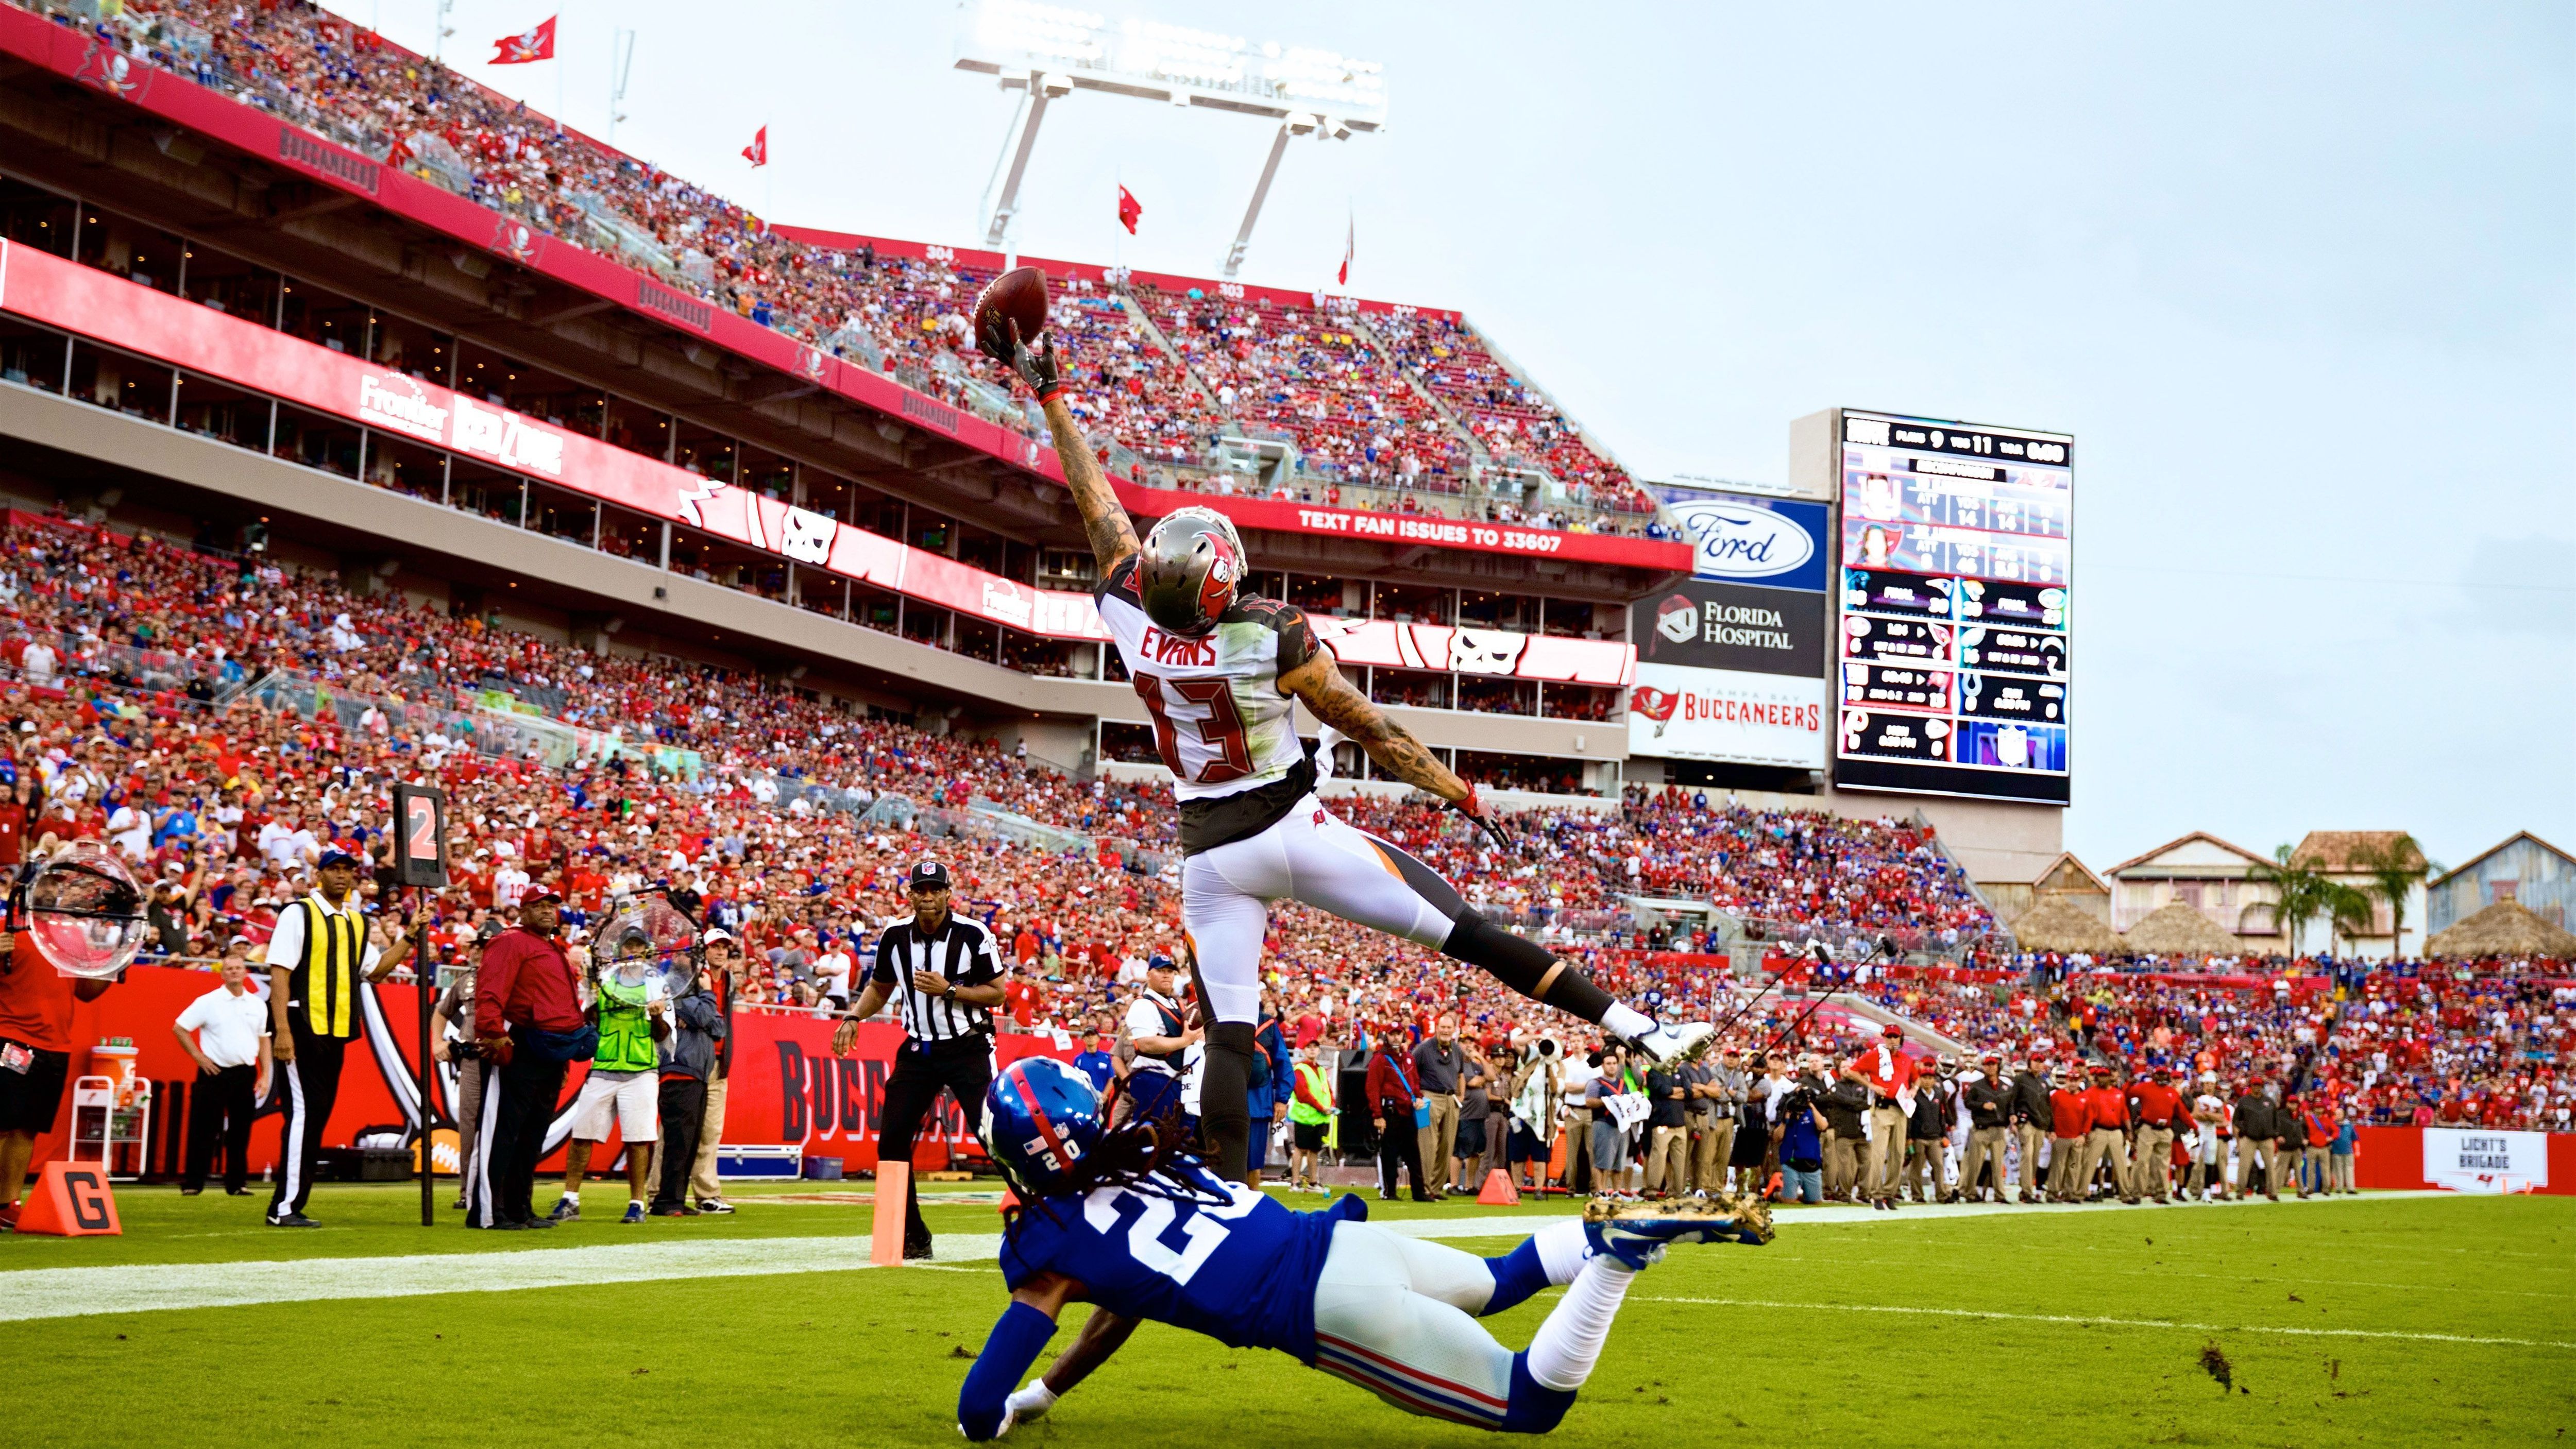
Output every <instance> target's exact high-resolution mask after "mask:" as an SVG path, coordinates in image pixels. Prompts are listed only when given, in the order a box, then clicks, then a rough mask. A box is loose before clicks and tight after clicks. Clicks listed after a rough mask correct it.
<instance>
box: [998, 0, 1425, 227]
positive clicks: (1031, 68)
mask: <svg viewBox="0 0 2576 1449" xmlns="http://www.w3.org/2000/svg"><path fill="white" fill-rule="evenodd" d="M957 68H958V69H959V70H971V71H977V72H980V73H982V74H985V75H990V76H996V77H999V78H1000V81H1001V85H1002V88H1003V89H1004V90H1016V91H1018V92H1020V93H1021V99H1020V108H1019V111H1018V113H1017V114H1016V115H1015V116H1014V117H1013V119H1012V122H1011V134H1010V135H1009V136H1008V137H1006V138H1004V140H1003V142H1002V156H1001V157H997V158H996V159H995V161H994V170H995V172H996V173H997V174H999V173H1001V172H1002V168H1003V162H1004V159H1005V158H1006V159H1007V160H1008V163H1009V171H1008V174H1007V175H1006V176H1004V177H1003V179H1002V195H1001V200H1000V201H999V202H998V203H997V204H996V205H995V206H994V207H993V212H992V216H991V218H990V220H989V222H988V223H987V226H986V229H985V234H984V244H985V245H986V246H990V247H999V246H1000V245H1002V242H1003V240H1004V239H1005V238H1006V237H1007V236H1008V235H1009V234H1010V229H1011V222H1012V220H1013V219H1014V218H1015V217H1017V216H1018V215H1019V204H1020V181H1021V178H1022V177H1024V176H1025V175H1026V174H1027V172H1028V165H1029V152H1030V151H1031V150H1032V149H1033V148H1034V147H1035V146H1036V145H1037V139H1038V126H1039V124H1040V123H1042V122H1043V121H1044V120H1045V119H1046V111H1047V103H1048V102H1049V101H1052V100H1057V99H1060V98H1062V97H1064V96H1067V95H1070V94H1072V93H1073V92H1075V91H1102V92H1105V93H1107V94H1110V95H1117V96H1129V97H1133V98H1134V99H1137V100H1144V101H1161V102H1163V103H1164V104H1166V105H1171V106H1178V107H1181V108H1183V109H1185V110H1210V111H1231V112H1234V113H1236V114H1238V115H1246V116H1260V117H1263V118H1264V119H1267V120H1274V121H1277V122H1278V123H1279V132H1278V134H1277V135H1276V136H1274V137H1272V138H1271V142H1270V159H1269V160H1268V161H1267V162H1266V163H1264V164H1263V166H1262V168H1261V179H1260V181H1259V182H1257V183H1255V184H1254V186H1253V188H1252V204H1251V205H1250V206H1248V207H1246V208H1245V209H1244V213H1243V226H1242V228H1241V229H1240V230H1239V231H1237V232H1236V233H1235V237H1234V245H1233V246H1231V247H1229V248H1227V250H1226V255H1225V275H1227V276H1229V277H1231V276H1233V275H1234V274H1235V272H1236V271H1237V270H1238V269H1240V268H1241V267H1242V265H1243V253H1244V251H1245V249H1246V248H1248V247H1250V246H1251V245H1252V229H1253V227H1254V226H1255V225H1256V224H1258V223H1259V222H1260V220H1261V204H1262V203H1263V202H1264V201H1266V200H1267V199H1268V198H1269V196H1270V183H1271V181H1272V180H1273V179H1274V178H1276V177H1277V176H1278V174H1279V160H1280V158H1281V157H1282V156H1284V155H1286V154H1287V151H1288V141H1289V138H1291V137H1293V136H1313V137H1314V138H1315V139H1317V140H1319V141H1347V140H1349V139H1350V137H1351V133H1352V132H1354V131H1367V132H1372V133H1373V132H1377V131H1383V130H1385V129H1386V67H1384V66H1382V65H1379V64H1378V63H1376V62H1375V61H1366V60H1352V59H1350V58H1349V57H1347V56H1343V55H1336V54H1334V53H1333V52H1331V51H1328V50H1315V49H1311V48H1308V47H1302V46H1283V45H1281V44H1280V43H1279V42H1277V41H1275V40H1268V41H1259V42H1254V41H1248V40H1246V39H1244V38H1243V37H1242V36H1239V35H1219V34H1217V33H1215V32H1213V31H1206V30H1192V29H1190V28H1188V27H1187V26H1180V25H1165V24H1162V23H1160V22H1158V21H1152V20H1137V19H1132V18H1131V19H1127V20H1122V21H1119V22H1118V23H1117V24H1115V25H1112V24H1110V23H1109V22H1108V21H1107V20H1105V19H1103V18H1102V17H1101V16H1099V15H1095V14H1093V13H1091V12H1089V11H1085V10H1068V9H1064V8H1061V7H1058V6H1054V5H1040V4H1035V3H1032V0H984V3H983V5H982V6H981V8H979V9H978V10H977V11H976V13H975V20H974V24H973V25H972V26H971V27H970V28H969V29H968V30H967V31H966V32H965V33H963V34H961V35H960V36H959V37H958V40H957ZM986 194H987V195H990V194H991V188H990V187H989V186H988V187H987V188H986Z"/></svg>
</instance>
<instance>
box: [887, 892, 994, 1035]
mask: <svg viewBox="0 0 2576 1449" xmlns="http://www.w3.org/2000/svg"><path fill="white" fill-rule="evenodd" d="M915 971H935V972H937V973H939V974H940V975H942V976H945V977H947V978H948V979H949V980H950V981H951V982H953V983H955V984H956V985H958V986H987V985H990V984H992V983H993V982H996V981H999V980H1001V979H1002V968H1001V963H1000V961H999V959H998V956H997V953H996V952H995V950H994V946H993V933H992V932H991V931H990V930H989V929H987V928H986V927H985V925H984V923H983V922H981V921H970V920H968V919H966V918H965V917H964V916H961V915H958V914H957V913H956V912H954V911H951V912H949V913H948V919H947V921H945V922H944V923H942V924H941V926H940V928H939V929H938V930H937V931H935V932H929V933H924V932H922V931H919V930H916V929H915V928H914V926H913V923H912V917H910V916H906V917H904V918H903V919H902V920H900V921H896V922H894V923H893V924H891V925H889V926H887V927H886V928H885V930H884V931H883V932H882V933H880V934H879V935H878V937H877V964H876V969H875V970H873V971H871V972H869V973H868V979H869V980H871V981H876V982H881V983H883V984H884V985H885V986H886V987H888V988H889V989H890V990H891V992H892V994H893V998H894V1004H895V1011H896V1013H897V1014H899V1015H900V1016H902V1018H903V1029H904V1030H905V1031H906V1032H908V1033H909V1034H910V1035H911V1036H912V1039H913V1040H915V1041H925V1042H928V1041H954V1040H955V1039H957V1038H959V1037H963V1036H983V1037H990V1036H991V1035H992V1034H993V1013H992V1012H990V1011H988V1010H986V1009H985V1008H983V1007H980V1006H975V1005H972V1004H970V1003H968V1002H963V1001H959V1000H957V999H956V998H954V997H949V996H941V995H938V994H935V993H932V992H926V991H916V990H914V989H913V985H912V973H913V972H915Z"/></svg>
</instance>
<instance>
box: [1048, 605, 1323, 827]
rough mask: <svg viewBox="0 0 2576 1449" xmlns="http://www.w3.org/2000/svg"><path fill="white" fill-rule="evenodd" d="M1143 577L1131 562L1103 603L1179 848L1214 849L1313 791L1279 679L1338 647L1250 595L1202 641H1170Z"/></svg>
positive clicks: (1286, 610) (1291, 706) (1175, 637)
mask: <svg viewBox="0 0 2576 1449" xmlns="http://www.w3.org/2000/svg"><path fill="white" fill-rule="evenodd" d="M1136 573H1137V560H1136V557H1135V556H1134V555H1133V554H1130V555H1129V556H1128V557H1126V558H1125V559H1122V560H1120V561H1119V563H1118V566H1117V567H1115V568H1113V569H1111V570H1110V571H1109V576H1108V577H1107V578H1106V579H1103V580H1102V581H1101V583H1100V586H1099V588H1098V589H1096V590H1095V591H1094V597H1095V598H1097V599H1098V601H1099V604H1100V621H1101V623H1103V624H1104V625H1106V626H1108V629H1109V637H1110V638H1111V639H1113V640H1115V641H1116V642H1117V645H1118V657H1119V658H1120V660H1122V661H1123V662H1125V664H1126V666H1127V673H1128V675H1129V677H1130V679H1131V680H1132V681H1133V682H1134V684H1135V687H1136V694H1137V697H1138V698H1140V699H1142V700H1144V702H1145V710H1146V712H1147V713H1148V714H1150V715H1152V716H1153V719H1154V752H1155V753H1156V754H1158V755H1160V756H1161V757H1162V760H1163V764H1164V766H1165V767H1166V768H1168V769H1169V770H1170V771H1171V772H1172V793H1173V794H1174V795H1176V796H1178V797H1179V799H1180V802H1181V848H1182V849H1183V850H1186V851H1200V850H1209V849H1213V848H1214V847H1216V846H1219V845H1223V844H1225V843H1226V842H1228V841H1231V840H1240V839H1242V838H1244V837H1245V836H1248V835H1254V834H1258V833H1259V832H1260V831H1262V830H1265V829H1268V828H1269V827H1270V826H1271V825H1272V824H1274V823H1276V822H1277V821H1278V820H1279V819H1280V818H1282V817H1283V816H1285V815H1286V814H1287V813H1288V812H1289V811H1291V810H1294V809H1296V808H1297V802H1298V801H1300V800H1302V799H1303V798H1305V796H1306V794H1307V792H1308V791H1310V790H1312V789H1313V788H1314V784H1315V775H1314V766H1313V764H1312V763H1311V762H1310V761H1309V760H1308V758H1307V756H1306V751H1305V748H1304V747H1303V746H1302V745H1301V744H1299V742H1298V740H1297V718H1296V708H1297V703H1296V701H1295V700H1294V699H1293V698H1291V697H1290V696H1288V695H1286V694H1283V693H1281V692H1280V689H1279V676H1281V675H1283V674H1286V673H1289V672H1291V671H1293V670H1296V669H1297V668H1299V667H1301V666H1303V665H1304V664H1306V663H1307V662H1308V661H1309V660H1311V659H1313V658H1314V657H1315V653H1316V651H1317V650H1319V649H1325V648H1329V647H1330V646H1328V645H1325V644H1322V643H1320V642H1319V641H1318V640H1317V639H1316V638H1315V631H1314V629H1313V627H1312V626H1310V625H1309V624H1308V623H1307V622H1306V616H1305V614H1304V613H1303V612H1301V611H1300V610H1297V609H1294V608H1291V607H1290V606H1288V605H1286V604H1283V603H1280V602H1279V601H1278V600H1276V599H1263V598H1253V597H1244V598H1239V599H1237V600H1236V601H1235V604H1234V607H1232V608H1230V609H1228V610H1226V611H1225V614H1224V615H1223V616H1222V617H1221V618H1219V619H1218V620H1217V625H1216V627H1215V628H1213V629H1211V630H1209V631H1208V632H1207V633H1205V634H1201V635H1198V636H1196V637H1192V636H1188V635H1182V634H1170V633H1166V632H1164V631H1163V630H1162V629H1161V628H1159V627H1157V626H1156V625H1155V623H1154V621H1153V620H1151V619H1149V618H1147V617H1146V616H1145V605H1144V601H1143V600H1142V599H1141V598H1139V597H1138V595H1137V591H1136Z"/></svg>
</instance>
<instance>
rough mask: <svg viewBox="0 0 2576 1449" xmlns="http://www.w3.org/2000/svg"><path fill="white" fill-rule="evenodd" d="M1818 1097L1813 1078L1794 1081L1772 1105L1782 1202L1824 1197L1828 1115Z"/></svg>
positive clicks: (1822, 1199) (1814, 1199)
mask: <svg viewBox="0 0 2576 1449" xmlns="http://www.w3.org/2000/svg"><path fill="white" fill-rule="evenodd" d="M1817 1104H1818V1096H1817V1092H1816V1089H1815V1087H1814V1085H1813V1084H1812V1081H1811V1080H1810V1079H1806V1078H1801V1079H1798V1080H1796V1081H1793V1082H1791V1083H1790V1085H1789V1089H1788V1090H1787V1091H1785V1092H1782V1093H1781V1094H1780V1096H1779V1099H1778V1100H1777V1101H1775V1102H1773V1103H1772V1104H1771V1111H1772V1121H1773V1122H1774V1124H1776V1125H1774V1126H1773V1127H1772V1128H1771V1137H1772V1141H1773V1142H1774V1143H1775V1144H1776V1145H1777V1146H1778V1148H1779V1151H1780V1199H1781V1201H1783V1202H1802V1203H1809V1204H1815V1203H1821V1202H1823V1201H1824V1200H1825V1179H1824V1166H1825V1164H1824V1142H1823V1135H1822V1134H1823V1130H1824V1126H1825V1120H1826V1119H1825V1114H1824V1113H1823V1112H1820V1111H1818V1110H1817Z"/></svg>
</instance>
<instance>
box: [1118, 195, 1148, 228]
mask: <svg viewBox="0 0 2576 1449" xmlns="http://www.w3.org/2000/svg"><path fill="white" fill-rule="evenodd" d="M1144 214H1145V204H1144V203H1143V202H1141V201H1138V200H1137V199H1136V193H1135V192H1132V191H1130V190H1128V189H1127V188H1126V187H1125V186H1123V185H1122V186H1120V187H1119V188H1118V224H1119V225H1121V226H1123V227H1125V228H1127V234H1128V235H1129V236H1134V235H1135V234H1136V218H1138V217H1140V216H1143V215H1144Z"/></svg>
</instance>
